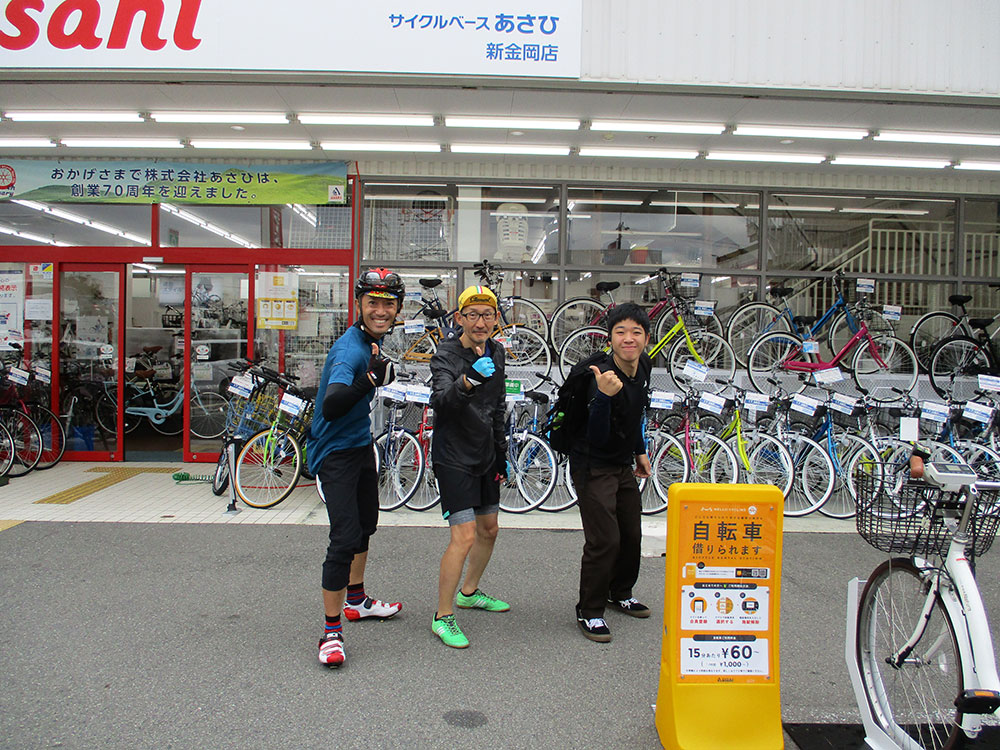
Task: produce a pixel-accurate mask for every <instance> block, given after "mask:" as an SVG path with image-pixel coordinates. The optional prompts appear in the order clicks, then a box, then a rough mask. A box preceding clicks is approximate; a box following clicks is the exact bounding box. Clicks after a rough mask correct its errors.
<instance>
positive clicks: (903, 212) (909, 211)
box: [840, 208, 930, 216]
mask: <svg viewBox="0 0 1000 750" xmlns="http://www.w3.org/2000/svg"><path fill="white" fill-rule="evenodd" d="M840 213H842V214H884V215H886V216H897V215H898V216H926V215H927V214H929V213H930V211H924V210H921V209H917V208H842V209H840Z"/></svg>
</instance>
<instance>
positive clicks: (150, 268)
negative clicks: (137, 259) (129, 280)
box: [132, 263, 156, 271]
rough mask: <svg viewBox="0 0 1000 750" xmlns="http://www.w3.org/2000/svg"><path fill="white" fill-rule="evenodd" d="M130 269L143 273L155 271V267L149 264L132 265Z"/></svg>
mask: <svg viewBox="0 0 1000 750" xmlns="http://www.w3.org/2000/svg"><path fill="white" fill-rule="evenodd" d="M132 267H133V268H138V269H141V270H143V271H155V270H156V266H154V265H152V264H150V263H133V264H132Z"/></svg>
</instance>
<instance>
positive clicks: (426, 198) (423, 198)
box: [364, 193, 451, 203]
mask: <svg viewBox="0 0 1000 750" xmlns="http://www.w3.org/2000/svg"><path fill="white" fill-rule="evenodd" d="M364 199H365V200H366V201H420V202H422V203H427V202H434V201H438V202H440V203H447V202H448V201H450V200H451V196H450V195H415V194H413V193H409V194H406V195H365V196H364Z"/></svg>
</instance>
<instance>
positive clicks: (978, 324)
mask: <svg viewBox="0 0 1000 750" xmlns="http://www.w3.org/2000/svg"><path fill="white" fill-rule="evenodd" d="M992 322H993V318H969V325H970V326H972V327H973V328H981V329H982V330H984V331H985V330H986V326H988V325H989V324H990V323H992Z"/></svg>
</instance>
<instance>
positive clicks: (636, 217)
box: [567, 188, 758, 269]
mask: <svg viewBox="0 0 1000 750" xmlns="http://www.w3.org/2000/svg"><path fill="white" fill-rule="evenodd" d="M757 204H758V200H757V198H756V196H755V194H750V193H748V194H729V193H714V192H713V193H704V192H679V191H675V190H649V189H645V190H639V189H621V188H611V189H586V190H584V189H576V188H571V189H570V191H569V200H568V202H567V210H568V219H569V258H568V262H570V263H573V264H577V265H586V266H590V265H606V266H622V265H647V264H651V265H657V266H674V267H678V266H688V267H696V268H704V269H715V268H720V269H722V268H724V269H738V268H745V269H753V268H757V266H758V258H757V256H758V247H757V226H758V223H757ZM748 205H749V206H752V208H748Z"/></svg>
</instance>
